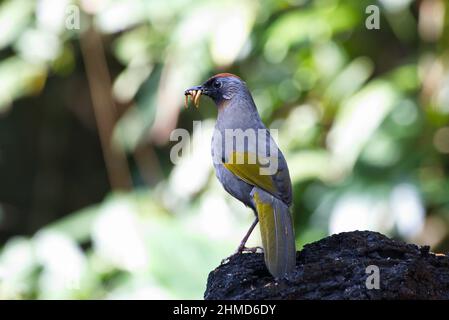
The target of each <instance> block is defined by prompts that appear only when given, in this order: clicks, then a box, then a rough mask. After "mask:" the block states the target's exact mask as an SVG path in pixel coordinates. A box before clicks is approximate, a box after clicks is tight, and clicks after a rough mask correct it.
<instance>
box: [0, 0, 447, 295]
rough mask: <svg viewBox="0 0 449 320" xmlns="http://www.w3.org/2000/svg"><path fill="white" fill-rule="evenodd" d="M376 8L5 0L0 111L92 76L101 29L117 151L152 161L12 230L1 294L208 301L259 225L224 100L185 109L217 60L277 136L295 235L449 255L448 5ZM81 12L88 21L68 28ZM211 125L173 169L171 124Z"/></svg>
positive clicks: (222, 0)
mask: <svg viewBox="0 0 449 320" xmlns="http://www.w3.org/2000/svg"><path fill="white" fill-rule="evenodd" d="M371 4H373V2H372V1H364V0H363V1H362V0H358V1H355V0H340V1H327V0H322V1H307V0H279V1H275V0H262V1H256V0H254V1H250V0H249V1H233V0H219V1H205V0H204V1H190V0H173V1H162V0H148V1H145V0H126V1H125V0H115V1H112V0H97V1H79V2H78V1H76V2H72V1H69V0H64V1H62V0H54V1H52V0H39V1H31V0H6V1H3V2H2V3H1V4H0V29H1V30H2V32H1V33H0V49H1V51H0V58H1V61H0V112H2V113H3V115H4V117H8V113H9V112H11V108H14V104H15V101H17V100H18V99H20V98H22V97H24V96H28V95H40V94H42V92H43V91H45V90H46V87H45V82H46V79H47V78H49V77H50V78H51V77H61V79H63V80H64V79H69V78H71V77H76V76H78V75H80V74H81V73H80V71H79V68H80V66H81V67H82V66H83V65H84V62H83V61H82V59H81V58H80V57H79V54H77V53H76V49H75V48H77V47H78V42H79V41H80V40H81V41H82V39H83V37H85V34H86V33H87V32H88V30H89V29H91V28H93V29H95V30H96V31H97V32H99V33H100V34H101V35H102V39H103V41H104V50H105V52H106V55H107V56H108V57H110V58H111V59H113V62H111V61H108V62H109V66H110V69H111V74H112V78H113V79H112V81H113V86H112V93H111V94H112V95H113V97H114V100H115V101H116V102H117V103H118V104H121V105H125V106H126V108H124V110H125V111H124V112H123V113H122V114H121V115H120V118H119V119H118V121H117V123H116V125H115V127H114V132H113V135H112V140H111V148H117V149H120V150H123V151H124V152H125V153H126V154H127V156H128V159H131V160H130V162H132V163H134V161H135V162H139V159H137V154H136V150H139V149H140V148H150V149H151V150H152V151H154V152H155V154H156V157H153V158H151V159H150V161H149V162H145V163H143V164H142V163H140V165H135V164H131V165H130V168H131V171H132V172H131V173H132V177H133V179H134V186H135V187H134V188H133V190H130V191H128V192H113V191H112V192H111V193H110V195H109V196H108V197H107V198H106V199H105V200H104V201H103V202H102V203H97V204H92V205H91V206H88V207H87V208H84V209H82V210H80V211H77V212H74V213H72V214H70V215H68V216H66V217H64V218H62V219H60V220H58V221H55V222H53V223H51V224H50V225H48V226H45V227H43V228H42V229H41V230H40V231H38V232H37V233H36V234H34V235H32V236H30V237H25V236H20V237H19V236H18V237H14V238H11V239H10V240H9V241H8V242H7V243H6V244H5V245H4V246H3V248H2V251H1V254H0V298H4V299H10V298H72V299H77V298H81V299H87V298H154V299H157V298H201V297H202V292H203V291H204V288H205V283H206V277H207V274H208V272H209V271H210V270H212V269H213V268H214V267H216V266H217V265H218V264H219V262H220V260H221V259H223V258H224V257H226V256H227V255H229V254H230V253H231V252H232V250H233V249H234V247H237V244H238V242H239V239H240V237H241V236H242V235H243V234H244V231H245V230H246V228H247V227H248V226H249V224H250V221H251V218H252V217H251V214H250V212H249V210H246V209H245V208H243V206H242V205H241V204H240V203H238V202H237V201H236V200H234V199H231V198H230V197H229V196H228V195H227V194H225V192H224V190H222V189H221V186H220V185H219V184H218V182H217V181H216V180H215V178H214V177H213V172H212V166H211V159H210V154H209V144H210V141H209V139H210V132H211V130H212V128H213V123H214V122H213V118H214V117H215V110H214V107H213V106H212V104H211V103H210V102H208V101H202V107H201V108H200V109H199V111H197V110H193V109H192V110H190V109H189V110H186V111H182V110H183V109H182V104H183V91H184V89H185V88H187V87H189V86H192V85H195V84H199V83H201V82H202V81H204V79H206V78H207V77H208V76H210V75H212V74H214V73H217V72H219V71H228V72H233V73H236V74H238V75H240V76H241V77H242V78H243V79H244V80H245V81H246V82H247V85H248V87H249V88H250V90H251V92H252V93H253V96H254V99H255V101H256V104H257V106H258V108H259V111H260V113H261V116H262V118H263V120H264V121H265V122H266V123H267V124H268V125H270V127H271V128H277V129H279V136H278V141H279V144H280V146H281V149H282V150H283V152H284V154H285V155H286V158H287V162H288V164H289V167H290V171H291V176H292V182H293V185H294V209H293V212H294V217H295V221H296V227H297V242H298V246H302V245H303V244H305V243H308V242H311V241H314V240H317V239H319V238H320V237H323V236H325V235H327V234H329V233H334V232H340V231H345V230H352V229H371V230H377V231H380V232H383V233H387V234H389V235H392V236H395V237H399V238H403V239H405V240H408V241H414V242H417V243H423V244H424V243H425V244H430V245H432V247H433V249H434V250H445V251H447V250H449V234H448V231H449V228H448V227H449V180H448V177H449V159H448V154H449V124H448V123H449V59H448V57H449V44H448V41H447V39H448V37H449V28H448V24H449V18H448V14H447V12H448V11H449V4H448V2H447V1H443V0H427V1H420V2H415V1H411V0H403V1H389V0H382V1H376V2H374V4H375V5H377V6H378V7H379V8H380V29H379V30H376V29H374V30H369V29H367V28H366V26H365V20H366V18H367V17H368V16H369V15H370V13H367V12H366V8H367V7H368V6H369V5H371ZM77 8H78V9H79V14H80V16H79V19H80V20H79V21H80V28H79V29H70V28H67V27H66V26H67V24H66V23H67V19H69V18H70V19H72V18H73V14H76V12H77V11H76V9H77ZM75 18H76V17H75ZM111 65H112V66H111ZM86 89H87V88H86ZM51 94H52V95H54V96H58V95H62V94H63V93H61V92H52V93H51ZM30 101H32V99H31V100H30ZM200 119H201V120H203V122H202V125H201V130H199V129H198V131H195V130H193V148H192V150H191V152H189V154H187V155H185V156H184V157H183V159H182V160H181V162H180V163H179V164H177V165H174V164H173V163H171V162H170V160H169V157H168V154H169V152H170V149H169V148H170V146H172V145H173V144H174V142H173V141H169V140H170V139H169V135H170V132H171V131H172V130H173V129H175V128H176V127H183V128H186V129H188V130H189V131H192V129H193V127H192V122H191V121H192V120H200ZM18 147H19V146H18ZM0 151H1V150H0ZM155 171H158V172H157V173H155ZM148 173H150V176H151V179H149V180H150V181H146V180H145V176H146V175H147V174H148ZM141 181H145V183H141ZM77 187H78V188H83V186H82V185H81V186H77ZM1 204H2V199H1V198H0V225H1V223H2V220H1V217H2V211H1V208H2V206H1ZM251 241H252V243H253V244H256V243H257V241H258V235H257V234H255V235H254V236H253V237H252V238H251Z"/></svg>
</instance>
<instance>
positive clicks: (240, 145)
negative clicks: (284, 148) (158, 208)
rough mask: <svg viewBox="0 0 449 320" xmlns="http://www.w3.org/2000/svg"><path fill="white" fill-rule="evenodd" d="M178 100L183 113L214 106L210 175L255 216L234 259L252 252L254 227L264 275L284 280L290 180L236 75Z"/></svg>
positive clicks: (290, 237) (291, 245) (289, 257)
mask: <svg viewBox="0 0 449 320" xmlns="http://www.w3.org/2000/svg"><path fill="white" fill-rule="evenodd" d="M184 95H185V104H186V107H187V105H188V99H189V97H191V98H192V100H193V103H194V105H195V106H196V107H198V106H199V101H200V97H201V96H203V95H204V96H207V97H209V98H210V99H212V101H213V102H214V103H215V105H216V107H217V110H218V113H217V119H216V122H215V129H214V132H213V135H212V143H211V154H212V159H213V162H214V169H215V174H216V176H217V178H218V180H219V181H220V183H221V184H222V186H223V188H224V189H225V190H226V191H227V192H228V193H229V194H231V196H233V197H234V198H236V199H238V200H240V201H241V202H242V203H243V204H244V205H246V206H247V207H249V208H251V209H252V210H253V212H254V214H255V219H254V222H253V223H252V224H251V226H250V228H249V229H248V231H247V233H246V234H245V236H244V237H243V239H242V241H241V243H240V245H239V247H238V248H237V251H236V254H237V253H242V252H243V251H253V252H254V251H255V248H246V246H245V245H246V241H247V240H248V238H249V236H250V235H251V233H252V231H253V230H254V228H255V227H256V225H257V224H258V223H259V227H260V234H261V238H262V247H263V253H264V261H265V265H266V267H267V269H268V271H269V272H270V274H271V275H272V276H273V277H274V278H275V279H288V278H289V276H290V275H291V274H292V272H293V270H294V268H295V265H296V247H295V234H294V228H293V220H292V215H291V212H290V208H291V205H292V185H291V179H290V174H289V170H288V166H287V162H286V160H285V158H284V155H283V154H282V152H281V151H280V149H279V147H278V146H277V144H276V142H275V141H274V140H273V138H272V136H271V134H270V132H269V130H267V128H266V126H265V125H264V123H263V122H262V120H261V118H260V115H259V113H258V110H257V107H256V105H255V103H254V100H253V97H252V95H251V93H250V91H249V89H248V87H247V85H246V83H245V82H244V81H243V80H242V79H241V78H240V77H239V76H237V75H234V74H231V73H219V74H216V75H214V76H212V77H211V78H209V79H208V80H207V81H205V82H204V83H203V84H202V85H199V86H194V87H191V88H189V89H187V90H185V92H184ZM255 136H256V138H254V137H255Z"/></svg>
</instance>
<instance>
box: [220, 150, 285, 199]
mask: <svg viewBox="0 0 449 320" xmlns="http://www.w3.org/2000/svg"><path fill="white" fill-rule="evenodd" d="M281 158H282V161H279V160H278V168H277V170H276V172H275V173H274V174H267V172H266V167H265V166H264V165H262V164H261V163H260V160H259V159H260V156H258V157H257V156H256V154H255V153H252V152H238V151H233V152H232V153H231V155H230V156H229V158H228V161H227V162H225V163H223V165H224V167H225V168H226V169H228V170H229V171H231V172H232V173H233V174H234V175H236V176H237V177H239V178H240V179H242V180H243V181H245V182H246V183H248V184H251V185H253V186H255V187H259V188H261V189H263V190H265V191H267V192H269V193H271V194H272V195H274V196H275V197H278V198H280V199H282V200H283V201H284V202H285V203H286V204H287V205H290V204H291V187H290V185H291V183H290V177H289V173H288V169H287V165H286V163H285V160H284V158H283V156H282V155H281ZM268 160H269V159H268ZM263 163H267V159H264V161H263Z"/></svg>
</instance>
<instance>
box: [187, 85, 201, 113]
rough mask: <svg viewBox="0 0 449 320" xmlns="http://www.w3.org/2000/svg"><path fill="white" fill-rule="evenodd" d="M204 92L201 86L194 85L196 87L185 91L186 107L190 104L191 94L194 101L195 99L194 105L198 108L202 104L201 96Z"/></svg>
mask: <svg viewBox="0 0 449 320" xmlns="http://www.w3.org/2000/svg"><path fill="white" fill-rule="evenodd" d="M202 92H203V90H202V89H201V87H194V88H191V89H187V90H186V91H185V92H184V95H185V101H184V104H185V107H186V108H187V107H188V105H189V96H191V97H192V101H193V105H194V106H195V107H197V108H198V107H199V106H200V97H201V94H202Z"/></svg>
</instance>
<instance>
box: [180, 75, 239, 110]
mask: <svg viewBox="0 0 449 320" xmlns="http://www.w3.org/2000/svg"><path fill="white" fill-rule="evenodd" d="M239 92H246V85H245V82H243V80H242V79H240V78H239V77H238V76H236V75H234V74H232V73H219V74H217V75H215V76H213V77H211V78H209V79H208V80H207V81H206V82H204V83H203V84H202V85H200V86H195V87H192V88H189V89H187V90H186V91H185V92H184V94H185V96H186V105H187V99H188V96H191V97H192V100H193V103H194V104H195V106H197V107H198V105H199V98H200V96H201V95H206V96H208V97H210V98H211V99H212V100H213V101H214V102H215V104H216V105H217V106H220V105H222V104H223V103H224V102H226V101H229V100H231V99H232V98H233V97H234V96H235V95H236V94H238V93H239Z"/></svg>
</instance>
